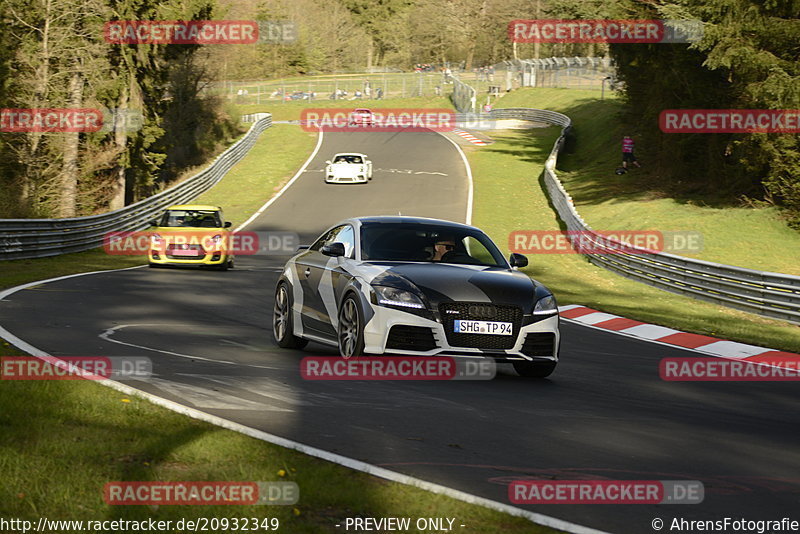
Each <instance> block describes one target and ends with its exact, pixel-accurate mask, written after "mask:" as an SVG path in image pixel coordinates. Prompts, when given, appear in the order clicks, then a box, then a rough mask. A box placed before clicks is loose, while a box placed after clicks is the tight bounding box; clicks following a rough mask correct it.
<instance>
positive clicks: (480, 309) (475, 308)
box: [467, 304, 497, 317]
mask: <svg viewBox="0 0 800 534" xmlns="http://www.w3.org/2000/svg"><path fill="white" fill-rule="evenodd" d="M467 313H468V314H469V315H470V316H472V317H496V316H497V308H495V307H494V306H492V305H490V304H473V305H471V306H470V307H469V308H467Z"/></svg>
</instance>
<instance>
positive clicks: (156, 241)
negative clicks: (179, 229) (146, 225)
mask: <svg viewBox="0 0 800 534" xmlns="http://www.w3.org/2000/svg"><path fill="white" fill-rule="evenodd" d="M163 241H164V240H163V239H162V238H161V236H160V235H158V234H153V235H151V236H150V244H151V245H152V246H154V247H160V246H161V243H163Z"/></svg>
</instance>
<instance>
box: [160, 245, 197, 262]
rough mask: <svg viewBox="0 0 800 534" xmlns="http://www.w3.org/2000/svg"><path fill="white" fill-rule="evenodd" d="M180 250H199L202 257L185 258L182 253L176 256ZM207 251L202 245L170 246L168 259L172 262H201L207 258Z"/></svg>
mask: <svg viewBox="0 0 800 534" xmlns="http://www.w3.org/2000/svg"><path fill="white" fill-rule="evenodd" d="M179 250H199V251H200V255H197V256H184V255H183V254H181V253H180V252H178V253H177V254H175V252H176V251H179ZM205 255H206V251H205V249H204V248H203V246H202V245H183V246H181V245H170V246H169V247H167V254H166V256H167V258H169V259H171V260H201V259H203V258H204V257H205Z"/></svg>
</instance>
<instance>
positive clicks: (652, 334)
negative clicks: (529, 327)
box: [558, 304, 800, 367]
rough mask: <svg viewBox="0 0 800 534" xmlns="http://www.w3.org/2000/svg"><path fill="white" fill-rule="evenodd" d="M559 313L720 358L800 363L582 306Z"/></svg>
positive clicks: (790, 356) (791, 356) (795, 357)
mask: <svg viewBox="0 0 800 534" xmlns="http://www.w3.org/2000/svg"><path fill="white" fill-rule="evenodd" d="M558 311H559V313H560V315H561V318H562V319H567V320H570V321H574V322H576V323H580V324H583V325H586V326H591V327H593V328H599V329H602V330H609V331H612V332H617V333H619V334H624V335H626V336H630V337H635V338H639V339H643V340H647V341H654V342H657V343H664V344H666V345H673V346H675V347H680V348H682V349H688V350H692V351H695V352H699V353H702V354H708V355H711V356H717V357H719V358H726V359H731V360H746V361H748V362H754V363H761V364H767V365H770V366H774V367H781V366H785V365H786V363H787V362H793V364H792V365H793V366H796V365H797V364H798V363H800V354H795V353H793V352H784V351H780V350H774V349H767V348H764V347H756V346H755V345H747V344H745V343H738V342H736V341H726V340H724V339H718V338H715V337H709V336H703V335H700V334H690V333H688V332H681V331H680V330H673V329H672V328H667V327H665V326H658V325H654V324H648V323H643V322H641V321H635V320H633V319H627V318H625V317H620V316H619V315H612V314H610V313H605V312H600V311H597V310H593V309H591V308H587V307H586V306H581V305H580V304H571V305H569V306H559V308H558Z"/></svg>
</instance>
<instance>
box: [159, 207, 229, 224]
mask: <svg viewBox="0 0 800 534" xmlns="http://www.w3.org/2000/svg"><path fill="white" fill-rule="evenodd" d="M159 226H161V227H164V228H181V227H183V228H221V227H222V219H221V217H220V213H219V212H218V211H212V210H167V212H166V213H164V215H163V217H161V223H160V224H159Z"/></svg>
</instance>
